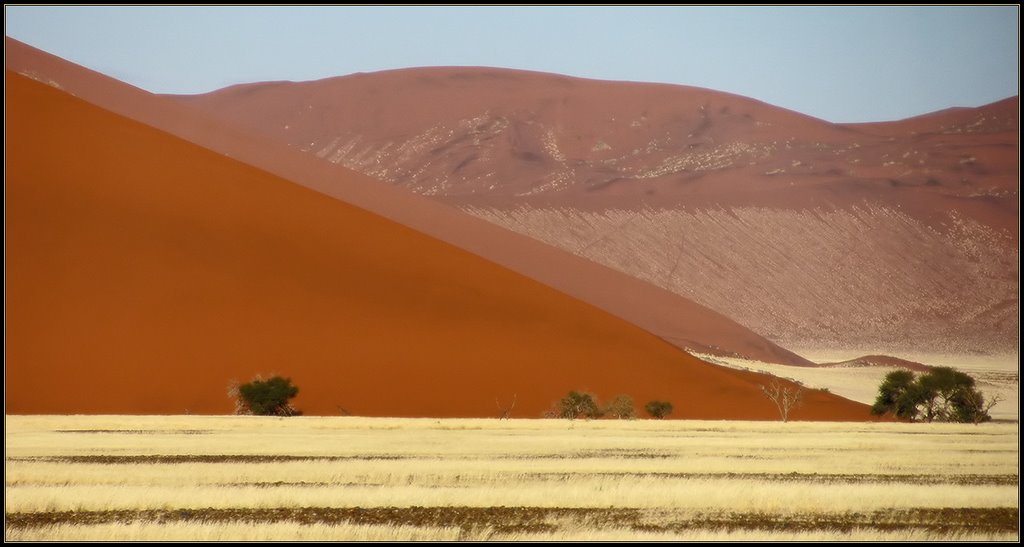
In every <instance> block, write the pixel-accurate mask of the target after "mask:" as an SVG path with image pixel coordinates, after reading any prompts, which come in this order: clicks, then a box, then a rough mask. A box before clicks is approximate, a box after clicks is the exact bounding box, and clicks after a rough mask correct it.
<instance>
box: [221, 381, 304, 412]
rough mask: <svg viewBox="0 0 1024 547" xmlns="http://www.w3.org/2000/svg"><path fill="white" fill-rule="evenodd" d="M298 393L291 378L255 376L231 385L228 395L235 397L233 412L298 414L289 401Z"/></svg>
mask: <svg viewBox="0 0 1024 547" xmlns="http://www.w3.org/2000/svg"><path fill="white" fill-rule="evenodd" d="M298 394H299V388H298V387H296V386H294V385H292V380H291V378H282V377H280V376H274V377H272V378H270V379H269V380H263V379H262V378H260V377H259V376H257V377H256V378H255V379H253V381H251V382H249V383H246V384H241V385H237V386H235V385H232V386H231V387H230V388H229V390H228V395H230V396H233V397H236V400H235V414H252V415H256V416H298V415H300V414H302V412H301V411H299V410H298V409H296V408H295V407H293V406H292V405H291V404H290V403H289V401H290V400H291V399H293V398H294V397H295V396H296V395H298Z"/></svg>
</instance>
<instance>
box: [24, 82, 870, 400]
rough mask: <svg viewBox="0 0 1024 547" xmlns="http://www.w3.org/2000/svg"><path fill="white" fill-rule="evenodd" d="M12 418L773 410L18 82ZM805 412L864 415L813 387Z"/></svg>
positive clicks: (627, 341)
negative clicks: (613, 400) (603, 408)
mask: <svg viewBox="0 0 1024 547" xmlns="http://www.w3.org/2000/svg"><path fill="white" fill-rule="evenodd" d="M5 81H6V86H7V104H6V106H7V117H6V120H5V124H6V125H5V130H6V135H7V139H6V143H5V152H6V157H7V164H6V198H7V200H6V206H5V207H6V209H5V229H6V230H5V231H6V234H5V243H6V255H5V259H6V263H7V267H6V277H7V279H6V286H5V292H6V296H7V301H6V309H5V312H6V320H7V330H6V337H7V344H6V347H5V361H6V410H7V412H9V413H181V412H186V411H187V412H193V413H218V412H227V411H229V410H230V409H231V402H230V401H229V400H228V397H227V396H226V394H225V391H226V386H227V384H228V382H229V381H230V380H231V379H241V380H246V379H248V378H250V377H251V376H252V375H254V374H255V373H257V372H262V373H263V374H271V373H275V372H276V373H280V374H283V375H287V376H290V377H291V378H292V379H293V380H294V381H295V382H296V384H297V385H299V386H300V388H301V393H300V396H299V398H298V399H297V401H296V404H297V406H298V407H300V408H302V409H303V410H305V411H306V412H308V413H312V414H336V413H338V412H339V410H338V407H339V406H340V407H343V408H345V409H346V410H347V411H349V412H352V413H355V414H361V415H398V416H490V415H496V414H497V409H496V408H495V407H496V405H495V398H498V399H500V400H502V401H503V402H504V404H506V405H507V404H508V403H507V402H508V400H509V399H511V398H512V397H513V395H517V397H518V404H517V406H516V408H515V411H514V415H520V416H537V415H539V414H540V412H541V411H542V410H543V409H544V408H546V407H547V406H548V405H549V404H550V403H551V401H552V400H553V399H555V398H557V397H558V396H560V395H561V394H564V393H565V391H566V390H568V389H571V388H585V389H590V390H593V391H594V392H596V393H597V394H598V395H600V396H603V397H610V396H612V395H614V394H617V393H620V392H625V393H630V394H632V395H633V396H634V397H635V398H636V399H637V400H638V401H641V402H643V401H646V400H649V399H651V398H662V399H667V400H670V401H673V402H674V403H675V405H676V408H677V412H676V416H678V417H695V418H696V417H700V418H752V419H770V418H774V417H776V414H775V410H774V409H773V408H772V407H771V406H770V404H769V403H768V401H766V400H765V399H764V397H763V396H762V395H761V394H760V391H759V387H758V386H759V384H760V383H763V382H764V381H765V380H764V378H763V377H759V376H755V375H751V374H746V373H741V372H737V371H730V370H726V369H722V368H718V367H715V366H711V365H708V364H705V363H703V362H701V361H698V360H697V359H695V358H693V357H691V356H689V355H686V354H684V353H682V352H680V351H678V350H677V349H676V348H674V347H672V346H670V345H669V344H667V343H665V342H663V341H661V340H660V339H658V338H656V337H654V336H652V335H650V334H648V333H646V332H644V331H642V330H640V329H639V328H637V327H635V326H632V325H630V324H628V323H625V322H624V321H622V320H620V319H617V318H615V317H612V316H611V315H609V314H607V313H605V312H602V311H599V310H597V309H596V308H594V307H592V306H589V305H587V304H584V303H582V302H580V301H577V300H574V299H572V298H570V297H567V296H565V295H563V294H561V293H558V292H556V291H554V290H552V289H550V288H548V287H545V286H543V285H541V284H539V283H537V282H534V281H531V280H529V279H527V278H525V277H523V276H521V275H518V274H515V273H513V272H511V271H509V270H507V269H504V268H502V267H499V266H497V265H495V264H493V263H490V262H488V261H485V260H482V259H480V258H479V257H476V256H474V255H472V254H470V253H467V252H465V251H461V250H459V249H456V248H455V247H452V246H450V245H447V244H445V243H442V242H440V241H438V240H435V239H432V238H430V237H426V236H424V235H422V234H420V233H417V232H415V231H413V230H411V229H409V228H406V227H403V226H401V225H399V224H396V223H394V222H391V221H389V220H386V219H383V218H381V217H378V216H375V215H373V214H370V213H367V212H365V211H363V210H361V209H358V208H355V207H353V206H351V205H348V204H346V203H343V202H341V201H338V200H336V199H333V198H331V197H328V196H325V195H322V194H319V193H317V192H313V191H311V190H309V189H306V188H303V187H301V186H298V185H295V184H292V183H290V182H288V181H286V180H283V179H280V178H277V177H274V176H272V175H269V174H267V173H265V172H263V171H260V170H257V169H254V168H252V167H249V166H246V165H244V164H241V163H239V162H236V161H234V160H232V159H229V158H226V157H224V156H221V155H218V154H215V153H213V152H210V151H208V150H205V149H202V148H200V147H198V146H195V145H193V144H191V143H188V142H185V141H183V140H180V139H177V138H174V137H171V136H169V135H167V134H164V133H162V132H159V131H156V130H154V129H152V128H151V127H148V126H145V125H142V124H140V123H137V122H134V121H130V120H127V119H125V118H122V117H120V116H117V115H115V114H112V113H110V112H108V111H105V110H102V109H100V108H97V107H94V106H92V105H90V104H88V103H85V102H83V101H81V100H79V99H77V98H75V97H72V96H70V95H67V94H66V93H64V92H62V91H60V90H57V89H54V88H52V87H48V86H46V85H43V84H41V83H38V82H36V81H33V80H30V79H28V78H25V77H23V76H20V75H18V74H14V73H11V72H7V73H6V79H5ZM799 417H802V418H816V419H853V420H857V419H863V418H866V417H867V409H866V407H865V406H863V405H860V404H856V403H852V402H849V401H846V400H844V399H840V398H837V397H835V396H831V395H828V394H825V393H821V392H815V393H813V394H812V395H811V396H810V397H809V400H808V403H807V404H806V405H805V406H804V408H803V409H802V410H801V411H800V414H799Z"/></svg>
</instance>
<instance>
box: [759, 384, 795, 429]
mask: <svg viewBox="0 0 1024 547" xmlns="http://www.w3.org/2000/svg"><path fill="white" fill-rule="evenodd" d="M761 391H763V392H764V394H765V396H766V397H768V399H769V400H770V401H771V402H773V403H775V408H778V409H779V415H780V416H781V417H782V421H783V422H788V421H789V413H790V411H792V410H793V409H794V408H796V407H798V406H800V401H801V400H802V399H803V396H804V388H802V387H800V386H793V387H787V386H784V385H782V383H781V382H779V380H778V379H777V378H773V379H772V382H771V383H770V384H768V385H767V386H764V385H762V386H761Z"/></svg>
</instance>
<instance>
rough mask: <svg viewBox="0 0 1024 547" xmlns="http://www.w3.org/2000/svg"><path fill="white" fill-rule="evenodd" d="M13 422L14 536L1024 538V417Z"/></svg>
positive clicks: (9, 497) (9, 505) (10, 518)
mask: <svg viewBox="0 0 1024 547" xmlns="http://www.w3.org/2000/svg"><path fill="white" fill-rule="evenodd" d="M5 422H6V423H5V425H6V433H5V436H6V437H5V447H6V454H5V465H4V467H5V469H4V471H5V473H4V475H5V481H6V482H5V495H4V497H5V500H4V501H5V517H6V523H5V538H6V539H7V540H85V539H90V540H126V539H135V540H182V539H191V540H228V539H231V540H274V539H305V540H314V539H333V540H442V539H446V540H505V539H518V540H551V539H558V540H567V539H590V540H612V539H627V540H628V539H632V540H643V539H649V540H662V539H685V540H707V539H718V540H748V539H768V540H781V539H797V540H821V539H824V540H1019V492H1020V490H1019V474H1020V470H1019V464H1018V457H1019V432H1018V426H1017V424H1008V423H988V424H982V425H977V426H975V425H960V424H906V423H835V422H833V423H824V422H790V423H781V422H737V421H688V420H687V421H683V420H664V421H660V420H633V421H615V420H600V421H568V420H495V419H478V420H464V419H449V420H437V419H389V418H355V417H297V418H263V417H243V416H160V417H153V416H7V417H6V420H5Z"/></svg>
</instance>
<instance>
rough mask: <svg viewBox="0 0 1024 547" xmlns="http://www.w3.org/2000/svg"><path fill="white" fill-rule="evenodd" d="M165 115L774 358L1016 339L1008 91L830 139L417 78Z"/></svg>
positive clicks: (393, 75)
mask: <svg viewBox="0 0 1024 547" xmlns="http://www.w3.org/2000/svg"><path fill="white" fill-rule="evenodd" d="M177 100H179V101H181V102H182V103H186V104H190V105H194V106H196V107H197V108H202V109H204V110H205V111H207V112H209V113H211V114H214V115H217V116H220V117H221V118H223V119H224V120H226V121H228V122H231V123H233V124H235V125H236V126H237V127H248V128H251V129H252V130H254V131H258V132H261V133H262V134H264V135H267V136H270V137H272V138H275V139H277V140H279V141H280V142H285V143H288V144H289V145H291V146H292V147H293V148H296V149H298V150H304V151H306V152H308V153H309V154H310V155H312V156H316V157H319V158H322V159H323V160H325V161H327V162H333V163H337V164H339V165H342V166H345V167H348V168H351V169H354V170H357V171H361V172H363V173H367V174H370V175H372V176H374V177H376V178H379V179H382V180H385V181H388V182H390V183H391V184H392V185H393V186H397V187H403V188H406V189H408V190H410V191H413V192H416V193H419V194H422V195H425V196H430V197H431V198H433V199H436V200H438V201H441V202H443V203H446V204H448V205H452V206H455V207H460V208H462V209H463V210H464V211H466V212H468V213H470V214H473V215H475V216H477V217H479V218H483V219H487V220H489V221H491V222H494V223H495V224H498V225H500V226H503V227H505V228H508V229H510V230H514V231H516V232H519V233H521V234H525V235H529V236H531V237H534V238H536V239H538V240H540V241H543V242H545V243H548V244H550V245H554V246H557V247H560V248H562V249H564V250H566V251H568V252H571V253H574V254H576V255H578V256H582V257H586V258H588V259H590V260H593V261H594V262H597V263H600V264H603V265H605V266H608V267H610V268H614V269H616V270H618V271H620V272H623V273H625V274H628V275H631V276H634V277H636V278H638V279H642V280H644V281H646V282H648V283H651V284H653V285H656V286H658V287H660V288H662V289H665V290H667V291H671V292H673V293H675V294H678V295H680V296H683V297H685V298H687V299H691V300H693V301H695V302H697V303H699V304H701V305H703V306H705V307H707V308H710V309H712V310H715V311H717V312H719V313H722V314H724V315H726V316H728V317H729V318H731V319H733V320H734V321H736V322H738V323H740V324H742V325H744V326H745V327H747V328H749V329H751V330H753V331H754V332H756V333H758V334H759V335H762V336H764V337H765V338H767V339H769V340H771V341H772V342H775V343H776V344H779V345H781V346H784V347H788V348H793V349H798V350H805V351H806V350H812V349H813V348H830V349H835V348H845V349H848V350H850V351H857V352H870V353H876V352H895V353H897V354H901V353H907V352H910V353H919V352H935V351H938V352H943V353H949V354H961V355H972V354H978V353H981V354H989V353H999V352H1007V351H1010V352H1015V351H1016V350H1017V348H1018V346H1019V327H1020V323H1019V318H1018V317H1019V308H1020V302H1019V300H1020V299H1019V292H1020V285H1019V281H1018V278H1019V267H1018V261H1019V260H1018V259H1019V237H1018V233H1019V218H1020V207H1019V202H1020V195H1019V186H1020V185H1019V156H1020V152H1019V145H1018V141H1019V139H1018V133H1019V129H1018V128H1019V123H1018V120H1019V100H1018V98H1017V97H1011V98H1008V99H1005V100H1002V101H999V102H996V103H992V104H990V105H986V106H982V107H977V108H957V109H949V110H945V111H942V112H936V113H932V114H928V115H925V116H919V117H916V118H911V119H908V120H902V121H896V122H886V123H876V124H846V125H844V124H832V123H828V122H825V121H823V120H818V119H815V118H811V117H808V116H804V115H801V114H799V113H796V112H792V111H788V110H785V109H782V108H778V107H775V106H772V105H769V104H765V103H763V102H759V101H756V100H752V99H748V98H745V97H740V96H736V95H731V94H727V93H721V92H716V91H713V90H709V89H700V88H694V87H686V86H673V85H659V84H644V83H637V82H610V81H597V80H585V79H580V78H570V77H566V76H560V75H555V74H543V73H536V72H526V71H517V70H507V69H497V68H485V67H429V68H410V69H400V70H391V71H382V72H375V73H369V74H353V75H349V76H342V77H337V78H329V79H324V80H319V81H311V82H264V83H255V84H247V85H238V86H233V87H229V88H225V89H222V90H219V91H215V92H213V93H208V94H205V95H197V96H181V97H177Z"/></svg>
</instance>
